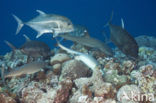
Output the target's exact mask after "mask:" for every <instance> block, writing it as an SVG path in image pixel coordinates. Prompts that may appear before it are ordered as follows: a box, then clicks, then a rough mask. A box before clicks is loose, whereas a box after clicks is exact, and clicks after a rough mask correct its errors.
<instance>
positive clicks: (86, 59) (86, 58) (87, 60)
mask: <svg viewBox="0 0 156 103" xmlns="http://www.w3.org/2000/svg"><path fill="white" fill-rule="evenodd" d="M57 44H58V46H59V47H60V48H61V49H63V50H65V51H66V52H67V53H70V54H73V55H75V56H74V58H75V59H76V60H78V61H82V62H83V63H84V64H86V65H87V66H88V67H89V68H91V69H92V70H93V71H94V70H95V68H96V67H97V66H98V62H97V61H96V60H95V59H94V58H93V57H92V56H91V55H88V54H84V53H81V52H77V51H74V50H72V49H69V48H66V47H65V46H63V45H61V44H60V43H59V42H58V41H57Z"/></svg>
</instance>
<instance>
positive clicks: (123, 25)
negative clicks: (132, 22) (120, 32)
mask: <svg viewBox="0 0 156 103" xmlns="http://www.w3.org/2000/svg"><path fill="white" fill-rule="evenodd" d="M121 27H122V29H124V28H125V24H124V21H123V18H121Z"/></svg>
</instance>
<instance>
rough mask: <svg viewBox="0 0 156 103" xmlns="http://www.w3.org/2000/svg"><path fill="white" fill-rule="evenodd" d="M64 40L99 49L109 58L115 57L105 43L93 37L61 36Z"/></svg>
mask: <svg viewBox="0 0 156 103" xmlns="http://www.w3.org/2000/svg"><path fill="white" fill-rule="evenodd" d="M59 36H60V37H63V38H64V39H67V40H71V41H73V42H76V43H79V44H81V45H84V46H88V47H92V48H97V49H99V50H100V51H102V52H104V53H105V54H106V55H107V56H113V51H112V49H111V48H109V47H108V46H107V45H106V44H105V43H103V42H101V41H100V40H97V39H95V38H91V37H76V36H71V35H59Z"/></svg>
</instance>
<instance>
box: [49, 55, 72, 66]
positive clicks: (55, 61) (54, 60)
mask: <svg viewBox="0 0 156 103" xmlns="http://www.w3.org/2000/svg"><path fill="white" fill-rule="evenodd" d="M69 59H70V57H69V56H68V55H67V54H64V53H58V54H56V55H55V56H53V57H51V58H50V64H51V65H54V64H58V63H63V62H65V61H67V60H69Z"/></svg>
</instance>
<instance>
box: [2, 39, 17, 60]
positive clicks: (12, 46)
mask: <svg viewBox="0 0 156 103" xmlns="http://www.w3.org/2000/svg"><path fill="white" fill-rule="evenodd" d="M4 42H5V43H6V44H7V45H8V46H9V47H10V48H11V49H12V55H11V59H13V58H14V55H15V50H16V49H17V48H16V47H15V46H14V45H13V44H11V43H10V42H8V41H7V40H5V41H4Z"/></svg>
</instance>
